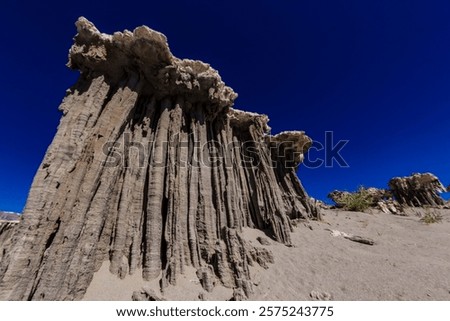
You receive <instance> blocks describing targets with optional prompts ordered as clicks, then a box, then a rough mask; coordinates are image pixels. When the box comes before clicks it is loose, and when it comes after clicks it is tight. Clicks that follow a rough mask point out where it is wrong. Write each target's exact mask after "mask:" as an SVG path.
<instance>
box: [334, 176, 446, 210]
mask: <svg viewBox="0 0 450 321" xmlns="http://www.w3.org/2000/svg"><path fill="white" fill-rule="evenodd" d="M388 185H389V189H387V190H386V189H378V188H374V187H370V188H360V189H359V190H358V191H356V192H347V191H339V190H334V191H332V192H331V193H329V194H328V198H330V199H331V200H332V201H333V202H334V203H335V204H336V207H338V208H344V209H345V208H347V207H348V202H349V200H351V199H352V197H354V196H355V195H357V194H362V193H364V195H363V196H364V201H366V202H367V203H368V205H369V207H378V208H379V209H380V210H382V211H383V212H385V213H393V214H400V213H402V212H403V207H405V206H410V207H422V206H443V205H444V203H445V201H444V200H443V199H442V197H441V196H440V195H439V194H440V193H443V192H445V191H446V188H445V187H444V185H442V183H441V181H440V180H439V179H438V178H437V177H436V176H435V175H433V174H431V173H424V174H413V175H411V176H407V177H394V178H392V179H391V180H390V181H389V183H388Z"/></svg>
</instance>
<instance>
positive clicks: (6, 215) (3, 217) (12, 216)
mask: <svg viewBox="0 0 450 321" xmlns="http://www.w3.org/2000/svg"><path fill="white" fill-rule="evenodd" d="M19 219H20V214H18V213H14V212H4V211H0V221H19Z"/></svg>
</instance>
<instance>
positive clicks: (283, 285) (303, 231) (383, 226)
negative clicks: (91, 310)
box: [85, 209, 450, 300]
mask: <svg viewBox="0 0 450 321" xmlns="http://www.w3.org/2000/svg"><path fill="white" fill-rule="evenodd" d="M424 211H426V210H423V209H421V210H418V209H415V210H411V211H410V212H409V216H396V215H392V214H385V213H382V212H378V211H373V212H372V213H370V214H368V213H356V212H345V211H336V210H325V215H324V220H323V222H298V226H297V227H296V228H294V232H293V233H292V239H293V244H294V246H293V247H287V246H284V245H282V244H279V243H277V242H274V241H271V244H270V245H267V246H265V247H266V248H268V249H270V250H271V251H272V253H273V254H274V257H275V263H274V264H271V265H270V267H269V269H267V270H264V269H262V268H260V267H252V268H251V272H252V278H253V280H254V284H255V286H254V290H255V294H254V296H253V297H252V298H251V299H252V300H311V296H310V294H311V292H313V291H315V292H316V293H322V294H323V295H324V296H325V297H331V299H332V300H450V210H435V209H433V210H432V211H439V212H440V213H441V215H442V217H443V219H442V221H441V222H439V223H433V224H429V225H427V224H425V223H423V222H421V221H420V217H419V215H423V213H424ZM332 230H334V231H340V232H344V233H349V234H354V235H358V236H362V237H367V238H371V239H373V240H374V241H375V244H374V245H373V246H370V245H366V244H361V243H356V242H353V241H350V240H348V239H346V238H343V237H340V236H337V237H335V236H333V235H332V232H331V231H332ZM258 236H263V237H264V236H265V235H264V233H263V232H262V231H259V230H254V229H245V230H244V237H245V238H246V239H247V240H248V241H249V242H251V243H252V244H254V245H255V246H262V245H260V244H259V242H258V241H257V240H256V238H257V237H258ZM108 266H109V263H106V262H105V263H104V265H103V266H102V268H101V269H100V270H99V271H98V272H97V273H96V274H95V276H94V280H93V281H92V283H91V286H90V287H89V289H88V291H87V293H86V295H85V300H130V298H131V295H132V293H133V291H135V290H139V289H140V288H142V286H150V287H152V288H154V289H159V285H158V281H157V280H155V281H153V282H143V281H142V279H141V277H140V273H139V271H138V272H137V273H136V274H135V275H134V276H128V277H126V278H125V279H124V280H120V279H118V278H117V277H116V276H114V275H112V274H110V273H109V272H108ZM200 293H203V294H204V296H205V298H206V299H208V300H226V299H229V298H230V297H231V295H232V291H231V290H230V289H226V288H224V287H222V286H216V288H215V289H214V291H213V292H212V293H206V292H205V291H203V290H202V288H201V286H200V284H199V282H198V279H197V278H196V276H195V271H194V269H192V268H191V269H188V270H187V273H186V275H185V276H184V277H183V278H182V279H181V280H179V281H178V282H177V286H176V287H172V286H170V287H168V288H167V289H166V291H165V292H164V294H163V295H164V297H165V298H167V299H169V300H198V296H199V294H200Z"/></svg>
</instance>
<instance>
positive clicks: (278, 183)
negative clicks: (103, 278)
mask: <svg viewBox="0 0 450 321" xmlns="http://www.w3.org/2000/svg"><path fill="white" fill-rule="evenodd" d="M77 29H78V34H77V36H76V37H75V43H74V45H73V46H72V48H71V49H70V54H69V64H68V65H69V67H71V68H73V69H78V70H80V72H81V76H80V79H79V80H78V82H77V84H75V85H74V86H73V87H72V88H71V89H70V90H68V92H67V95H66V97H65V98H64V100H63V102H62V104H61V106H60V110H61V111H62V113H63V116H62V119H61V123H60V125H59V127H58V132H57V134H56V136H55V138H54V140H53V142H52V144H51V146H50V147H49V149H48V151H47V153H46V156H45V158H44V160H43V163H42V165H41V166H40V168H39V170H38V172H37V174H36V176H35V179H34V181H33V185H32V188H31V191H30V195H29V198H28V201H27V205H26V209H25V211H24V215H23V220H22V221H21V223H20V224H19V225H18V226H17V228H14V234H13V236H12V238H11V242H6V243H5V242H4V244H3V245H1V246H3V247H4V248H5V249H7V251H5V252H2V253H5V254H4V255H3V254H2V256H0V258H1V261H0V299H10V300H75V299H81V298H82V297H83V295H84V293H85V291H86V289H87V287H88V286H89V284H90V282H91V280H92V278H93V274H94V272H95V271H97V270H98V269H99V268H100V266H101V264H102V263H103V262H104V261H105V260H108V261H109V262H110V266H109V270H110V272H111V273H113V274H115V275H117V276H118V277H120V278H124V277H126V275H128V274H134V273H136V272H137V271H138V270H141V271H142V278H143V279H144V280H152V279H155V278H160V283H161V286H162V287H163V288H164V287H165V286H168V285H169V284H171V285H176V281H177V279H178V277H179V276H180V275H181V274H183V273H184V272H185V269H186V267H187V266H192V267H194V268H195V269H197V270H198V272H197V275H198V276H199V278H200V279H201V283H202V285H204V287H205V289H206V290H207V291H210V290H212V288H213V286H214V284H219V283H220V284H222V285H224V286H226V287H231V288H235V289H236V291H237V292H236V293H243V295H240V297H249V296H251V294H252V282H251V275H250V270H249V265H252V264H254V263H255V262H256V263H258V264H260V265H261V266H263V267H264V268H267V263H268V262H269V263H270V261H271V260H272V259H273V258H272V256H271V254H270V253H269V252H267V251H265V250H264V251H263V250H261V249H256V248H253V246H251V245H250V244H248V243H247V242H245V240H244V238H243V236H242V229H243V228H244V227H251V228H258V229H261V230H264V231H265V232H266V233H267V234H268V235H269V236H271V237H272V238H273V239H275V240H276V241H279V242H282V243H284V244H286V245H290V244H291V239H290V232H291V229H292V227H291V223H290V220H291V219H296V218H305V219H307V218H315V219H319V218H320V213H319V212H318V211H317V209H316V208H315V206H314V205H313V204H311V202H310V199H309V197H308V195H307V194H306V192H305V190H304V188H303V187H302V185H301V183H300V182H299V180H298V178H297V176H296V173H295V171H296V168H297V166H298V165H299V164H300V163H301V161H302V159H303V158H302V157H303V153H304V152H306V150H307V149H308V147H309V145H308V144H310V141H311V140H310V139H309V138H308V137H307V136H306V135H305V134H304V133H303V132H285V133H282V134H279V135H275V136H271V135H269V130H270V128H269V127H268V125H267V123H268V118H267V116H265V115H258V114H254V113H248V112H244V111H239V110H235V109H233V108H232V106H233V101H234V99H235V98H236V97H237V95H236V94H235V93H234V92H233V90H232V89H231V88H229V87H227V86H226V85H225V84H224V83H223V81H222V80H221V78H220V76H219V74H218V73H217V71H215V70H214V69H212V68H211V67H210V66H209V65H207V64H205V63H202V62H200V61H193V60H180V59H178V58H176V57H174V56H172V54H171V53H170V50H169V47H168V45H167V42H166V38H165V37H164V35H162V34H160V33H158V32H155V31H153V30H151V29H149V28H147V27H139V28H137V29H135V31H134V32H129V31H125V32H124V33H115V34H114V35H112V36H111V35H105V34H101V33H100V32H99V31H98V30H97V29H96V28H95V26H94V25H93V24H92V23H90V22H89V21H87V20H86V19H84V18H80V19H79V20H78V22H77ZM286 142H288V143H286ZM285 145H286V146H287V147H286V146H285ZM274 147H275V148H274ZM287 158H289V159H291V160H292V161H291V163H293V164H288V162H286V159H287Z"/></svg>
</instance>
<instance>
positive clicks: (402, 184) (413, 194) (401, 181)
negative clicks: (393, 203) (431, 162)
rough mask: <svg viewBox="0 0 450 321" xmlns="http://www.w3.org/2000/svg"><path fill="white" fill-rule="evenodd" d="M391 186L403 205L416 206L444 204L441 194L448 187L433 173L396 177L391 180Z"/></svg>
mask: <svg viewBox="0 0 450 321" xmlns="http://www.w3.org/2000/svg"><path fill="white" fill-rule="evenodd" d="M389 188H390V190H391V191H392V194H393V195H394V197H395V199H396V200H397V201H398V202H399V203H400V204H401V205H407V206H416V207H420V206H424V205H430V206H440V205H444V200H443V199H442V197H441V196H440V195H439V194H440V193H443V192H445V191H446V188H445V187H444V185H442V183H441V181H440V180H439V179H438V178H437V177H436V176H435V175H433V174H431V173H424V174H413V175H411V176H407V177H394V178H392V179H391V180H390V181H389Z"/></svg>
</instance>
